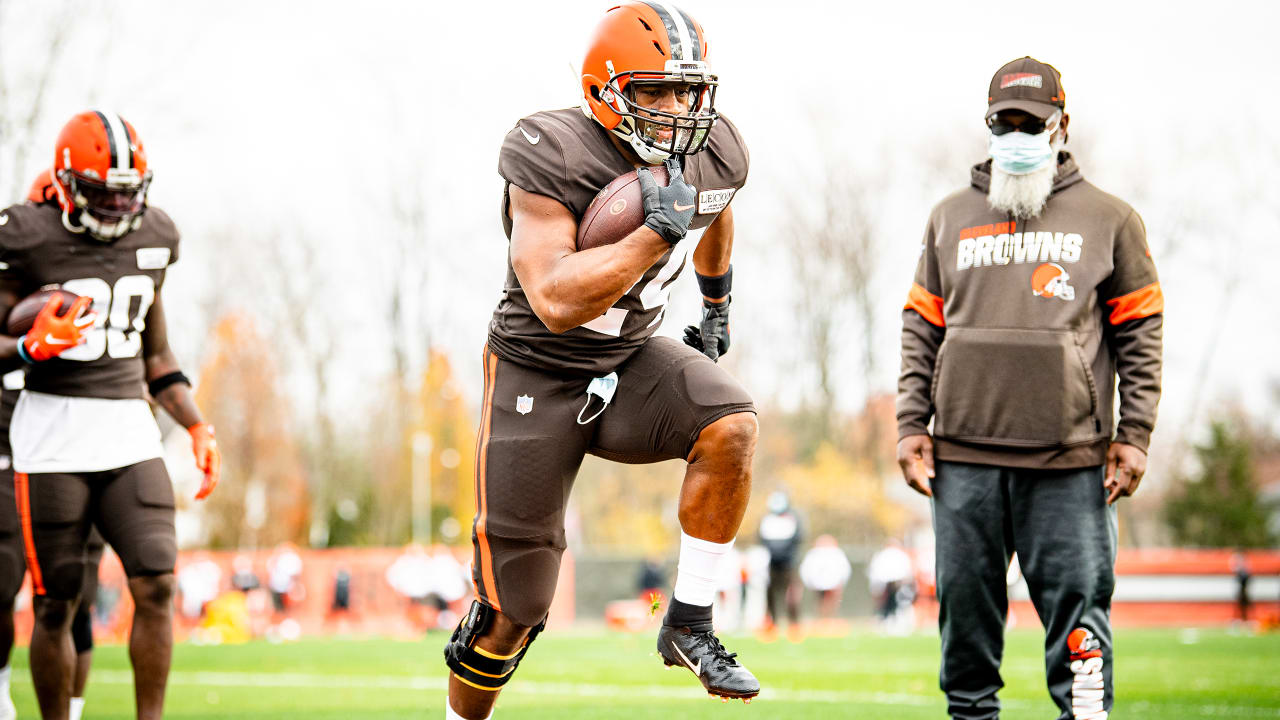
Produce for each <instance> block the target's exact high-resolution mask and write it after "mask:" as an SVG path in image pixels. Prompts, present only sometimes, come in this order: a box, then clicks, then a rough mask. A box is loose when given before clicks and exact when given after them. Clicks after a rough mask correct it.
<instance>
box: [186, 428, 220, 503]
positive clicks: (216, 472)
mask: <svg viewBox="0 0 1280 720" xmlns="http://www.w3.org/2000/svg"><path fill="white" fill-rule="evenodd" d="M187 432H189V433H191V450H192V452H194V453H195V454H196V467H198V468H200V471H201V472H203V473H204V480H203V481H202V482H201V483H200V491H199V492H197V493H196V499H197V500H203V499H205V498H207V497H209V493H211V492H213V489H214V488H215V487H217V485H218V478H219V477H221V476H222V453H220V452H218V441H217V440H214V439H213V426H212V425H210V424H209V423H203V422H202V423H196V424H195V425H192V426H191V427H189V428H187Z"/></svg>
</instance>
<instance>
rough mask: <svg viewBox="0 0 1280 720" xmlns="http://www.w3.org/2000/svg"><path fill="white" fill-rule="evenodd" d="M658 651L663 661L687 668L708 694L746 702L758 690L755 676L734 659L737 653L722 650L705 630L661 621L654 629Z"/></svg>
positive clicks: (717, 642)
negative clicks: (656, 628)
mask: <svg viewBox="0 0 1280 720" xmlns="http://www.w3.org/2000/svg"><path fill="white" fill-rule="evenodd" d="M658 654H659V655H661V656H662V662H663V663H665V664H666V665H680V666H683V667H687V668H689V670H691V671H692V672H693V674H694V675H697V676H698V680H700V681H702V686H703V687H705V688H706V689H707V692H708V693H711V694H712V695H719V696H720V697H722V698H742V699H743V700H746V701H748V702H749V701H750V700H751V698H753V697H755V696H756V695H759V694H760V683H759V681H757V680H756V676H755V675H752V674H751V671H750V670H748V669H746V668H744V667H743V666H742V665H741V664H739V663H738V661H737V660H735V659H734V658H736V657H737V656H738V653H731V652H729V651H728V650H725V649H724V645H721V644H720V640H719V638H717V637H716V635H715V633H714V632H711V631H709V630H708V631H707V632H693V631H692V630H690V629H689V628H687V627H678V628H676V627H669V626H667V625H663V626H662V630H661V631H660V632H659V633H658Z"/></svg>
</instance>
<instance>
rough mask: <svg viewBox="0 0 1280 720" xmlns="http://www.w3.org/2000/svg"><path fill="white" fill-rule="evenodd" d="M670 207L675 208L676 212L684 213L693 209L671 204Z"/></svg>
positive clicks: (690, 206)
mask: <svg viewBox="0 0 1280 720" xmlns="http://www.w3.org/2000/svg"><path fill="white" fill-rule="evenodd" d="M671 207H673V208H675V209H676V212H684V211H685V210H691V209H693V205H681V204H680V203H673V204H672V205H671Z"/></svg>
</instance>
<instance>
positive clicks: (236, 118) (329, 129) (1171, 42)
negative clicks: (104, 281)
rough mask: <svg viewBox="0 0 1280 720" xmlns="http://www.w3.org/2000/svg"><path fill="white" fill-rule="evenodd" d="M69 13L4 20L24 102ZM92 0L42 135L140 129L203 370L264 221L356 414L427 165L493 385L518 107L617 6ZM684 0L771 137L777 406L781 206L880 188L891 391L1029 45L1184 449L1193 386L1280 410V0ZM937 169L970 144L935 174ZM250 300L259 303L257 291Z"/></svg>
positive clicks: (571, 76)
mask: <svg viewBox="0 0 1280 720" xmlns="http://www.w3.org/2000/svg"><path fill="white" fill-rule="evenodd" d="M50 5H51V3H39V2H35V1H34V0H23V1H22V2H14V0H9V1H8V2H5V3H3V7H0V11H2V13H3V14H0V72H2V73H4V75H5V77H6V78H7V79H8V81H9V83H10V85H11V86H12V87H14V88H15V89H14V90H13V95H12V96H11V104H12V103H13V102H18V103H19V104H21V101H22V97H21V93H22V92H25V91H24V90H23V88H24V87H26V85H24V82H26V80H27V79H28V78H29V77H30V76H32V75H33V73H34V72H35V70H36V69H37V68H35V67H32V65H33V60H32V58H39V57H43V55H42V52H44V48H45V47H47V44H48V38H49V37H50V35H49V33H50V25H49V18H50V17H53V16H54V13H53V11H52V10H50V9H49V6H50ZM79 7H85V8H89V9H87V10H85V11H84V13H83V14H82V15H81V16H79V17H78V18H77V20H76V32H75V33H74V34H73V38H74V40H73V42H72V46H71V47H70V49H69V51H68V52H67V53H66V54H65V55H64V56H63V58H62V60H61V61H60V62H59V63H58V65H57V67H58V72H57V73H55V84H54V86H53V87H51V88H50V92H49V96H48V101H47V112H46V113H45V116H44V121H43V122H42V123H41V127H40V128H39V129H38V131H37V133H36V135H37V140H36V142H37V144H38V145H39V150H38V153H39V154H40V157H41V158H42V159H41V161H40V162H41V164H43V163H44V160H43V158H45V157H47V155H48V153H49V152H50V151H51V148H52V142H53V138H54V136H55V134H56V131H57V128H58V127H59V126H60V125H61V124H62V123H63V122H64V121H65V119H66V118H67V117H69V116H70V115H71V114H72V113H74V112H76V111H77V110H80V109H82V108H83V107H86V106H88V105H91V104H93V105H101V106H102V107H105V108H112V109H115V110H117V111H119V112H120V113H122V114H123V115H125V117H127V118H129V119H130V121H131V122H133V123H134V125H135V126H136V127H137V128H138V129H139V131H140V133H141V134H142V137H143V139H144V140H145V142H146V144H147V147H148V150H149V153H150V157H151V162H152V167H153V168H154V170H155V173H156V176H155V178H156V179H155V183H154V185H153V190H152V195H151V198H152V202H153V204H155V205H157V206H160V207H164V208H166V209H167V210H168V211H169V212H170V214H171V215H173V216H174V218H175V219H176V220H177V222H178V224H179V226H180V228H182V230H183V231H184V243H185V246H184V252H183V259H182V261H181V263H180V264H179V265H178V266H176V267H175V269H174V270H173V271H172V273H171V275H170V279H169V282H168V284H167V286H166V289H165V292H166V295H167V297H166V304H167V305H168V308H169V317H170V323H171V324H173V325H175V326H176V327H175V328H174V329H172V330H171V336H172V337H174V338H175V342H176V344H177V346H178V348H179V351H180V352H181V353H185V356H186V357H185V360H186V362H187V364H188V365H190V366H195V365H197V364H198V358H197V357H196V354H197V353H198V352H199V351H200V350H201V349H203V347H204V346H203V333H204V329H203V328H202V327H192V326H191V323H188V324H187V325H185V326H184V325H183V324H182V318H183V316H184V312H190V313H194V312H195V309H196V308H197V307H198V306H199V302H200V300H201V298H202V297H205V296H206V295H207V293H208V292H209V288H208V287H207V285H208V282H209V275H210V274H209V272H208V271H207V268H208V263H209V262H211V258H212V257H214V256H215V255H217V254H224V255H225V254H226V253H234V254H235V257H237V258H242V259H243V260H244V261H245V262H248V263H261V262H270V261H271V257H270V255H269V254H268V253H266V252H265V251H263V250H262V249H261V246H260V245H259V243H260V242H261V238H264V237H269V236H271V235H273V234H280V233H292V234H294V235H295V236H297V237H300V238H302V239H303V241H304V246H305V247H306V248H307V249H308V252H309V253H312V254H313V255H314V257H315V259H316V263H317V267H318V268H319V270H317V272H320V273H323V274H324V275H325V280H324V282H323V283H322V284H321V286H322V287H323V290H324V291H323V294H322V296H318V297H316V298H314V300H313V302H311V303H309V304H308V307H307V308H305V309H304V310H305V311H308V312H319V313H324V315H325V317H326V318H328V320H327V322H331V323H332V325H333V327H336V328H341V329H342V330H343V332H344V334H346V335H347V338H348V339H347V341H345V342H344V343H343V344H342V345H341V347H340V348H339V350H338V353H337V357H338V358H339V363H340V365H341V366H342V367H343V368H344V369H345V370H346V371H347V372H346V374H347V377H348V378H349V381H348V383H346V384H345V385H344V386H343V390H342V397H341V400H340V401H341V402H343V403H354V402H358V401H359V394H358V393H359V390H360V388H361V387H362V385H363V380H365V379H368V378H369V377H371V376H373V375H376V373H378V372H382V371H385V369H386V368H387V367H388V363H387V362H386V361H385V360H384V358H382V357H380V356H379V355H378V353H377V348H378V347H379V342H378V340H379V338H378V337H377V334H376V333H378V332H381V331H382V329H381V328H380V327H378V328H377V329H375V328H371V327H367V326H366V322H365V318H366V317H367V314H368V313H369V312H371V311H372V312H377V309H376V307H375V308H374V309H373V310H371V309H370V301H369V298H370V294H371V293H372V294H374V295H376V294H377V293H378V292H379V291H380V288H382V287H384V286H385V284H386V282H387V278H388V273H390V272H392V271H393V269H391V268H389V267H387V265H386V263H385V262H382V261H379V260H378V257H379V255H378V248H379V246H380V244H381V243H384V242H385V237H386V233H388V232H390V231H391V230H389V228H390V227H391V225H390V224H389V223H388V221H387V220H386V215H387V201H386V197H387V194H388V190H387V188H389V187H391V186H392V184H394V183H397V182H403V179H404V178H410V177H416V178H417V179H418V181H419V182H420V183H421V185H422V187H423V188H425V190H424V192H425V194H426V202H427V208H428V214H429V221H428V234H427V237H428V239H429V242H430V243H431V248H430V249H431V253H432V255H433V257H435V258H437V260H436V262H435V263H434V264H433V266H432V270H431V273H430V274H429V276H428V278H427V281H428V283H429V289H428V296H427V299H426V300H425V301H424V303H423V304H424V305H425V307H423V308H421V311H422V312H424V313H425V314H426V317H427V318H429V319H430V320H431V326H432V328H433V339H434V340H435V341H437V342H439V343H442V344H443V345H445V346H446V347H447V348H449V349H450V350H451V351H452V352H453V354H454V356H455V357H456V358H458V362H459V364H460V365H462V366H463V367H462V371H463V373H464V379H465V380H466V381H467V383H468V384H469V385H470V387H471V388H472V389H473V390H476V389H477V388H478V369H479V368H478V365H477V364H476V363H475V362H473V359H474V358H475V357H478V354H479V348H480V347H481V345H482V344H483V342H484V332H485V326H486V324H487V320H488V317H489V315H490V313H491V312H492V309H493V306H494V304H495V302H496V300H497V297H498V293H499V290H500V287H501V282H502V277H503V272H504V267H505V263H504V256H505V252H506V245H505V240H504V238H503V236H502V232H501V226H500V225H499V222H498V215H497V207H498V200H499V196H500V192H501V180H500V179H499V177H498V176H497V173H496V164H497V154H498V148H499V146H500V143H501V139H502V137H503V135H504V134H505V132H506V131H507V130H508V129H509V128H510V127H511V126H512V125H513V124H514V123H515V121H516V120H518V119H519V118H520V117H522V116H524V115H527V114H530V113H532V112H535V111H538V110H541V109H549V108H556V107H565V106H569V105H573V104H576V102H577V97H578V96H577V93H578V89H579V86H578V80H577V70H576V66H577V64H578V63H579V62H580V59H581V55H582V52H583V49H584V47H585V41H586V37H587V34H588V32H589V30H590V29H591V27H592V26H593V25H594V24H595V22H596V21H597V19H598V18H599V17H600V16H601V14H602V13H603V11H604V9H606V8H607V7H608V3H606V2H595V1H591V2H584V1H579V0H573V1H565V2H556V3H543V4H529V3H524V2H484V3H447V4H446V3H409V2H365V3H351V2H306V3H303V2H261V1H258V2H180V3H178V2H119V3H111V4H110V5H109V6H107V5H92V4H81V5H80V6H79ZM682 7H684V9H686V10H687V11H688V12H690V13H691V14H692V15H693V16H694V17H696V18H697V19H698V20H699V21H700V22H701V23H702V25H703V26H704V28H705V29H706V33H707V35H708V38H709V41H710V47H711V60H712V63H713V65H714V67H715V69H716V71H717V72H718V73H719V75H720V78H721V91H720V94H719V95H718V106H719V108H720V109H721V110H722V112H724V113H725V114H726V115H727V116H729V117H731V118H732V119H733V120H734V122H735V123H736V124H737V125H738V127H739V128H740V129H741V131H742V133H743V134H744V136H745V137H746V140H747V142H748V145H749V147H750V149H751V156H752V163H753V164H752V172H751V176H750V180H749V183H748V185H747V188H746V189H745V190H744V191H743V192H742V193H741V194H740V195H739V196H738V198H737V199H736V200H735V202H734V210H735V219H736V224H737V227H738V243H737V246H736V250H735V258H734V266H735V288H734V297H735V305H734V350H735V353H733V354H732V355H731V359H732V360H734V361H735V362H736V368H737V370H738V372H739V373H740V374H741V375H742V376H743V377H744V378H745V379H746V380H747V382H748V385H749V387H751V388H752V389H753V391H754V392H756V393H757V395H758V396H759V397H761V398H764V399H766V400H767V399H776V400H779V401H782V402H787V401H788V395H789V394H790V393H792V389H793V388H794V387H795V382H796V379H795V377H794V376H793V375H792V371H791V370H790V369H789V368H791V367H794V366H795V360H796V358H795V357H794V356H792V355H788V353H791V352H794V351H795V350H794V348H793V347H792V344H790V343H788V342H787V334H788V332H789V329H790V328H793V327H794V326H795V324H796V323H797V322H802V319H799V318H796V317H793V316H792V315H791V314H790V311H789V310H788V308H787V307H786V302H785V300H786V298H788V297H789V296H790V293H791V290H792V289H791V288H789V287H788V286H787V276H786V275H785V273H784V272H782V271H780V269H779V268H781V267H783V264H782V259H783V258H784V257H785V255H784V250H785V249H784V248H779V246H778V245H779V243H780V242H783V234H782V231H783V230H784V229H785V228H784V227H781V226H780V223H782V216H781V214H780V210H779V208H780V206H781V205H783V204H784V202H785V200H786V199H787V198H794V197H803V196H804V195H805V194H806V193H811V192H813V191H814V189H815V187H817V186H819V185H820V184H821V183H822V182H823V179H822V176H821V174H820V173H819V172H818V170H819V169H820V168H821V167H822V166H823V164H824V163H825V162H829V161H830V159H832V158H835V159H837V161H838V162H840V163H844V164H847V166H848V167H850V168H852V169H853V170H854V171H855V172H857V173H859V174H860V175H865V176H866V177H867V178H868V180H867V182H868V183H875V186H876V187H877V188H879V189H880V191H882V198H881V200H880V202H879V203H878V207H879V208H881V210H882V213H883V216H882V218H881V221H880V227H881V228H882V232H883V234H884V237H883V238H882V242H881V244H880V252H881V253H882V262H881V263H880V269H879V272H878V274H877V275H876V278H875V287H876V291H877V297H878V298H879V299H880V308H879V318H880V322H879V325H878V327H877V328H876V337H877V344H878V346H879V347H880V348H881V350H880V352H879V355H878V356H877V364H878V367H877V371H876V376H875V378H874V381H875V382H874V383H873V384H874V385H876V386H878V387H881V388H883V389H885V390H891V389H892V388H893V387H894V384H895V375H896V369H897V346H898V330H899V328H900V325H899V310H900V308H901V303H902V301H903V299H904V298H905V294H906V289H907V287H908V286H909V284H910V282H911V276H912V271H913V268H914V263H915V258H916V254H917V251H918V246H919V241H920V236H921V233H922V231H923V229H924V223H925V220H926V218H927V216H928V212H929V209H930V207H931V206H932V205H933V204H934V203H935V202H936V201H938V200H939V199H941V197H942V196H943V195H944V194H945V193H946V192H948V191H950V190H952V189H956V188H959V187H962V186H963V185H964V184H966V183H967V177H968V169H967V166H968V165H969V164H971V163H973V162H977V161H979V160H981V159H982V157H983V154H984V150H985V145H984V142H985V134H984V133H985V129H984V128H983V126H982V115H983V111H984V109H985V98H986V87H987V83H988V81H989V79H990V77H991V74H992V73H993V72H994V71H995V70H996V69H997V68H998V67H999V66H1000V65H1002V64H1003V63H1004V62H1006V61H1008V60H1011V59H1013V58H1016V57H1020V56H1022V55H1025V54H1031V55H1033V56H1035V57H1037V58H1039V59H1041V60H1044V61H1047V62H1051V63H1053V64H1054V65H1056V66H1057V67H1058V69H1059V70H1061V71H1062V74H1063V85H1064V86H1065V89H1066V91H1067V98H1068V106H1067V110H1068V112H1069V113H1070V114H1071V116H1072V123H1071V130H1072V144H1071V145H1069V147H1068V149H1071V147H1072V146H1078V151H1079V161H1080V165H1081V167H1082V169H1083V172H1084V174H1085V177H1086V178H1088V179H1090V180H1092V181H1093V182H1094V183H1096V184H1097V185H1099V186H1100V187H1102V188H1103V189H1104V190H1108V191H1110V192H1113V193H1115V194H1117V195H1119V196H1120V197H1122V198H1123V199H1125V200H1127V201H1129V202H1130V203H1131V204H1133V205H1134V206H1135V207H1136V208H1137V209H1138V211H1139V212H1140V213H1141V214H1142V215H1143V217H1144V219H1145V221H1146V224H1147V228H1148V231H1149V233H1150V240H1151V246H1152V249H1153V251H1154V254H1155V259H1156V262H1157V265H1158V267H1159V269H1160V272H1161V279H1162V284H1163V287H1164V289H1165V296H1166V300H1167V305H1166V307H1167V314H1166V318H1167V319H1166V343H1167V346H1166V347H1167V352H1166V372H1165V401H1164V404H1163V407H1162V420H1163V421H1164V423H1165V426H1166V427H1170V428H1171V431H1172V432H1170V433H1168V434H1167V437H1172V436H1173V434H1174V433H1177V432H1180V430H1179V426H1180V425H1181V424H1183V423H1185V422H1186V421H1187V419H1188V415H1189V413H1190V412H1191V408H1192V406H1193V404H1194V403H1195V402H1196V398H1197V393H1200V395H1199V397H1200V398H1201V401H1202V402H1203V403H1205V404H1208V405H1212V403H1213V402H1217V401H1220V400H1222V399H1224V398H1232V397H1238V398H1241V399H1243V400H1244V401H1245V402H1246V403H1248V404H1249V405H1250V406H1251V407H1253V408H1254V409H1255V410H1261V409H1263V408H1264V407H1267V402H1269V401H1268V399H1267V395H1266V393H1265V392H1264V391H1263V390H1262V388H1263V387H1264V385H1265V383H1266V382H1267V381H1268V380H1270V379H1274V378H1276V377H1277V376H1280V360H1277V359H1276V358H1277V357H1280V332H1277V330H1276V322H1275V318H1274V314H1273V311H1272V308H1273V307H1274V306H1275V302H1276V301H1275V297H1276V292H1275V289H1274V288H1275V276H1276V272H1275V270H1274V269H1273V268H1276V267H1280V242H1278V240H1280V201H1278V200H1277V197H1278V196H1280V192H1277V189H1276V188H1277V184H1278V182H1280V140H1278V139H1277V132H1276V130H1275V128H1274V125H1275V120H1276V117H1277V110H1278V109H1280V99H1278V95H1277V93H1276V92H1275V90H1274V85H1275V82H1276V75H1275V73H1276V68H1277V65H1278V63H1277V60H1280V52H1278V51H1277V50H1276V48H1275V40H1274V32H1275V28H1276V27H1278V26H1280V9H1278V8H1280V3H1275V2H1257V3H1248V2H1215V3H1212V4H1208V5H1206V4H1194V5H1193V4H1185V5H1183V4H1179V3H1164V4H1152V3H1123V2H1102V3H1087V2H1086V3H1081V2H1073V3H1007V2H1005V3H999V4H996V3H991V4H980V3H954V2H919V3H850V2H832V3H816V2H803V1H793V2H788V3H777V2H759V3H753V2H741V1H738V2H724V1H720V0H699V1H690V2H686V3H684V4H683V5H682ZM28 84H29V83H28ZM815 118H816V120H815ZM815 122H818V123H820V124H821V126H822V127H821V129H820V130H819V131H815V129H814V128H815V125H814V123H815ZM930 157H943V158H954V161H952V162H950V163H949V164H947V165H946V166H945V167H942V168H927V167H925V163H924V159H926V158H930ZM33 167H34V166H33ZM5 172H7V171H5ZM0 187H3V186H0ZM7 189H8V191H9V192H10V195H12V194H13V188H7ZM23 189H25V188H23ZM6 199H9V198H6ZM229 237H230V239H228V238H229ZM692 285H693V283H692V280H691V279H682V281H681V286H682V288H681V289H680V290H679V291H678V292H677V293H676V294H675V295H674V296H673V305H672V306H671V311H670V312H669V314H668V319H667V321H666V326H665V328H664V332H666V333H668V334H676V333H677V332H678V330H679V328H680V326H682V325H683V324H685V323H686V322H688V321H689V320H691V319H692V318H693V317H694V316H695V315H696V312H697V303H696V298H695V293H694V291H693V288H692ZM243 304H244V306H245V307H246V308H249V309H251V310H253V309H255V307H256V303H255V298H254V297H253V293H252V292H251V291H246V292H245V293H244V297H243ZM852 344H853V343H852V342H851V345H852ZM272 349H273V350H279V351H287V347H280V346H273V348H272ZM735 356H736V357H735ZM851 357H853V356H852V354H851ZM472 366H475V367H472ZM860 387H861V384H860V383H850V388H851V390H850V391H848V392H846V394H845V395H844V397H843V398H842V400H843V402H844V403H845V404H846V405H847V406H848V407H856V406H857V405H859V404H860V402H861V398H860V397H858V396H857V394H856V393H857V392H858V388H860ZM300 402H302V403H303V404H305V402H306V401H305V399H300ZM1159 435H1160V433H1157V439H1159Z"/></svg>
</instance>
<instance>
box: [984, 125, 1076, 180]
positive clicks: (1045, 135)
mask: <svg viewBox="0 0 1280 720" xmlns="http://www.w3.org/2000/svg"><path fill="white" fill-rule="evenodd" d="M1061 119H1062V113H1060V112H1058V113H1054V115H1053V117H1052V118H1050V119H1049V122H1048V123H1046V124H1045V128H1044V132H1041V133H1040V134H1038V135H1029V134H1027V133H1024V132H1016V131H1015V132H1008V133H1005V134H1003V135H995V134H992V135H991V136H990V139H988V140H987V154H988V155H990V156H991V161H992V164H993V165H995V166H996V167H997V168H999V169H1000V170H1003V171H1004V172H1006V173H1008V174H1010V175H1027V174H1029V173H1033V172H1035V171H1037V170H1040V169H1043V168H1045V167H1047V166H1048V165H1049V164H1050V163H1052V162H1053V160H1054V156H1055V155H1057V153H1056V152H1055V151H1054V149H1053V146H1052V145H1051V144H1050V142H1049V138H1051V137H1052V136H1053V133H1054V132H1055V131H1057V129H1058V124H1059V122H1060V121H1061Z"/></svg>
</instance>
